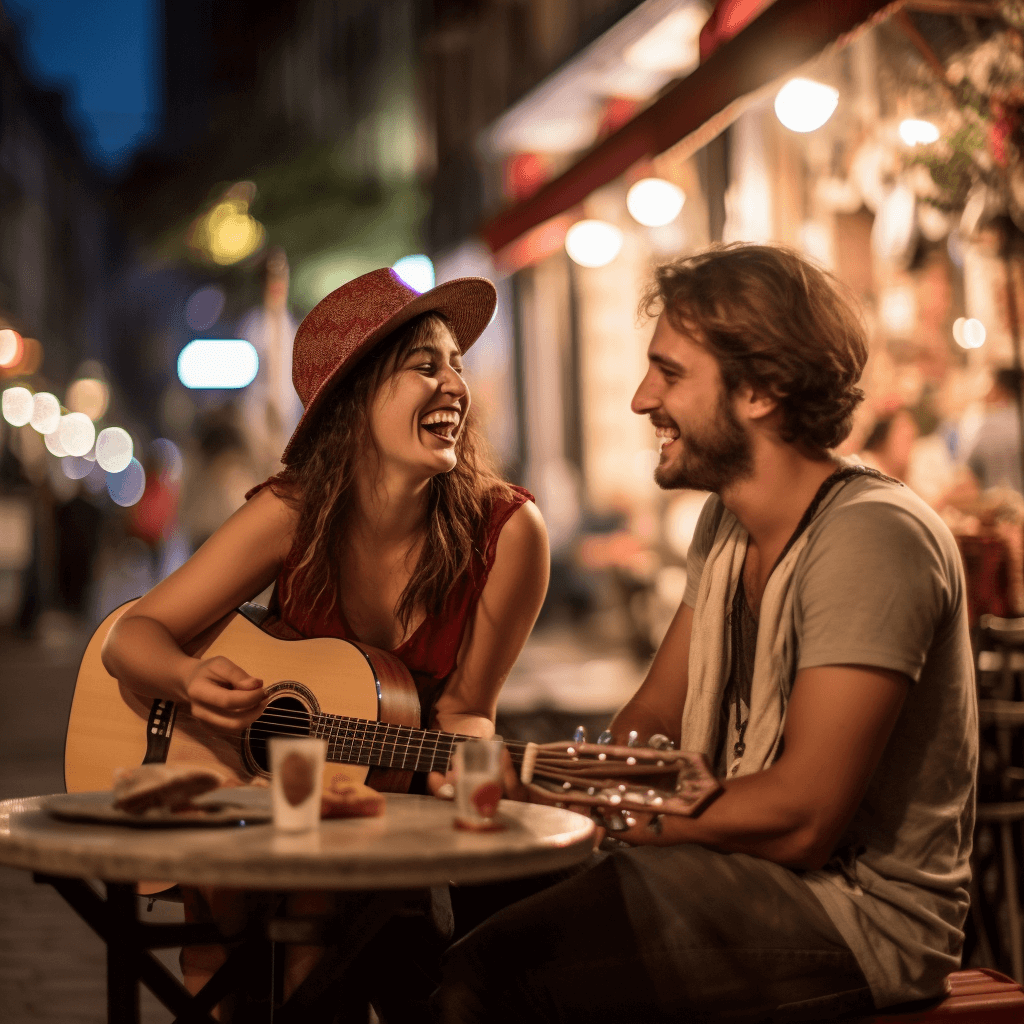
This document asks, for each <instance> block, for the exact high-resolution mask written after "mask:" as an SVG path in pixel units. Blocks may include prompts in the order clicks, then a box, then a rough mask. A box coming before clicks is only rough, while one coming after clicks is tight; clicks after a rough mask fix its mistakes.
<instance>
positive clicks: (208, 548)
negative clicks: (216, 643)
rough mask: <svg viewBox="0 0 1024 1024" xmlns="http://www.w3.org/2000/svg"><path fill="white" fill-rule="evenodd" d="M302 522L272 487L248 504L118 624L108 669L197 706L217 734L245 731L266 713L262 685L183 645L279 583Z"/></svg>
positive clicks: (140, 688)
mask: <svg viewBox="0 0 1024 1024" xmlns="http://www.w3.org/2000/svg"><path fill="white" fill-rule="evenodd" d="M295 518H296V514H295V513H294V512H293V511H292V509H291V508H290V507H289V506H288V505H286V504H285V502H284V501H282V500H281V499H280V498H278V497H277V496H275V495H274V494H273V493H272V492H271V491H270V489H269V488H264V490H262V491H260V493H259V494H257V495H255V496H254V497H253V498H252V500H251V501H248V502H246V504H245V505H243V506H242V507H241V508H240V509H239V510H238V511H237V512H235V514H234V515H232V516H231V518H230V519H228V520H227V522H226V523H224V525H223V526H222V527H220V529H219V530H217V532H216V533H214V534H213V536H212V537H210V539H209V540H208V541H207V542H206V543H205V544H204V545H203V546H202V547H201V548H200V549H199V550H198V551H197V552H196V553H195V554H194V555H193V556H192V557H191V558H190V559H189V560H188V561H187V562H186V563H185V564H184V565H183V566H182V567H181V568H180V569H178V570H177V571H176V572H174V573H172V574H171V575H170V576H168V577H167V579H166V580H164V581H163V582H161V583H159V584H157V586H155V587H154V588H153V589H152V590H151V591H150V592H149V593H148V594H146V595H145V597H143V598H141V599H140V600H138V601H137V602H136V603H135V604H134V605H133V606H132V607H131V608H130V609H128V611H126V612H125V613H124V615H122V616H121V617H120V618H119V619H118V620H117V622H116V623H115V624H114V626H113V628H112V629H111V631H110V633H109V634H108V636H107V639H106V641H105V643H104V645H103V651H102V659H103V664H104V666H105V667H106V669H107V671H108V672H110V674H111V675H112V676H114V677H115V678H116V679H118V680H120V681H121V682H122V683H124V684H125V685H126V686H128V687H129V688H130V689H132V690H134V691H135V692H136V693H139V694H142V695H143V696H152V697H165V698H170V699H171V700H174V701H178V702H185V703H188V704H191V710H192V714H193V715H194V716H195V717H196V718H198V719H200V720H202V721H204V722H205V723H206V724H207V725H209V726H211V727H212V728H214V729H217V730H220V731H230V732H237V731H239V730H241V729H242V728H244V727H245V725H247V724H248V723H249V722H250V721H252V720H253V719H254V718H255V717H257V715H258V713H259V705H260V702H261V701H262V686H263V684H262V681H261V680H259V679H256V678H255V677H253V676H251V675H250V674H249V673H248V672H247V671H245V669H244V668H243V667H241V666H238V665H235V664H234V663H233V662H231V661H229V660H228V659H227V658H221V657H215V658H208V659H203V658H201V657H200V658H195V657H192V656H190V655H188V654H186V653H185V652H184V651H183V650H182V647H183V645H184V644H186V643H187V642H188V641H189V640H191V639H192V638H193V637H194V636H196V635H198V634H199V633H201V632H202V631H203V630H204V629H206V628H207V627H208V626H211V625H213V623H215V622H216V621H217V620H218V619H220V618H222V617H223V616H224V615H226V614H227V613H228V612H229V611H231V610H232V609H233V608H236V607H237V606H238V605H239V604H241V603H242V602H243V601H247V600H249V599H250V598H251V597H253V595H255V594H258V593H259V592H260V591H261V590H264V589H265V588H266V587H267V586H268V585H269V584H270V583H272V582H273V581H274V580H275V579H276V578H277V575H278V573H279V572H280V569H281V566H282V565H283V563H284V559H285V557H286V556H287V553H288V551H289V549H290V546H291V541H292V535H293V532H294V524H295Z"/></svg>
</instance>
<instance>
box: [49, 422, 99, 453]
mask: <svg viewBox="0 0 1024 1024" xmlns="http://www.w3.org/2000/svg"><path fill="white" fill-rule="evenodd" d="M58 433H59V434H60V443H61V446H62V447H63V448H64V451H65V452H67V454H68V455H85V454H86V453H87V452H89V451H91V450H92V446H93V442H95V440H96V428H95V427H94V426H93V425H92V420H91V419H89V417H88V416H86V415H85V413H84V412H69V413H68V414H67V416H61V418H60V427H59V429H58Z"/></svg>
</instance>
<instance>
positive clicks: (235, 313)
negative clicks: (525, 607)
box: [0, 0, 1024, 1024]
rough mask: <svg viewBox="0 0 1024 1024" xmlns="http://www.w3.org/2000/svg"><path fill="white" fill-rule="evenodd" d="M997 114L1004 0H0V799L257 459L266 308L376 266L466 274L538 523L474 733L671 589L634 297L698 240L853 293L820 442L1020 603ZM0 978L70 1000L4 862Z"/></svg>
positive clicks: (1011, 160) (57, 913)
mask: <svg viewBox="0 0 1024 1024" xmlns="http://www.w3.org/2000/svg"><path fill="white" fill-rule="evenodd" d="M1022 112H1024V2H1022V0H907V2H906V3H904V4H894V5H886V4H885V3H882V2H872V0H850V2H845V3H842V4H833V5H828V4H820V3H813V2H811V0H775V2H774V3H773V2H771V0H719V2H718V3H714V2H712V0H344V2H340V0H339V2H328V0H249V2H248V3H246V4H244V5H241V4H237V3H233V2H231V0H164V2H160V0H89V2H84V0H82V2H78V0H0V391H2V400H3V401H2V414H3V415H2V418H0V693H2V698H3V704H4V711H3V713H2V714H0V797H10V796H20V795H29V794H38V793H46V792H53V791H60V790H61V789H62V788H63V770H62V754H63V739H64V727H65V723H66V716H67V710H68V707H69V706H70V701H71V696H72V692H73V688H74V680H75V675H76V671H77V667H78V662H79V659H80V657H81V653H82V651H83V649H84V646H85V643H86V641H87V639H88V637H89V635H90V633H91V631H92V630H93V629H94V628H95V626H96V625H97V624H98V623H99V622H100V621H101V620H102V619H103V617H104V616H105V615H106V614H107V613H109V612H110V611H111V610H112V609H113V608H115V607H117V606H118V605H119V604H120V603H122V602H123V601H125V600H128V599H130V598H133V597H136V596H139V595H140V594H142V593H144V592H145V591H146V590H148V589H149V588H150V587H151V586H153V585H154V583H156V582H157V581H159V580H160V579H162V578H163V577H164V576H166V575H167V574H168V573H169V572H171V571H173V570H174V569H175V568H176V567H177V566H179V565H180V564H181V563H182V562H183V561H184V560H185V559H186V558H188V556H189V555H190V554H191V553H192V552H193V551H194V550H195V549H196V548H197V546H198V545H200V544H201V543H202V542H203V541H204V540H205V539H206V538H207V537H208V536H209V535H210V534H211V533H212V532H213V531H214V530H215V529H216V528H217V526H218V525H219V524H220V523H221V522H223V520H224V519H225V518H226V517H227V516H228V515H229V514H230V513H231V512H232V511H233V510H234V509H235V508H237V507H238V506H239V505H240V504H241V502H242V500H243V495H244V493H245V492H246V490H247V489H248V488H250V487H252V486H253V485H254V484H256V483H258V482H259V481H261V480H263V479H265V478H266V477H267V476H269V475H270V474H272V473H274V472H275V471H276V470H277V469H278V468H280V464H279V462H278V455H279V453H280V451H281V448H282V446H283V443H284V441H285V440H286V439H287V437H288V436H289V435H290V433H291V430H292V427H293V425H294V423H295V421H296V419H297V417H298V414H299V411H300V407H299V403H298V400H297V397H296V395H295V392H294V390H293V388H292V386H291V379H290V359H291V343H292V339H293V336H294V332H295V329H296V325H297V324H298V322H299V321H300V320H301V319H302V317H303V316H304V315H305V314H306V313H307V312H308V311H309V310H310V309H311V308H312V307H313V306H314V305H315V303H316V302H317V301H318V300H319V299H320V298H322V297H323V296H324V295H325V294H327V292H329V291H330V290H332V289H333V288H336V287H338V286H339V285H341V284H343V283H345V282H346V281H348V280H351V279H352V278H354V277H356V276H358V275H360V274H362V273H365V272H367V271H369V270H372V269H375V268H377V267H382V266H390V267H394V268H395V271H396V272H397V273H399V274H400V275H401V276H402V277H403V278H404V279H405V280H406V281H407V282H408V283H409V284H410V285H411V286H412V287H415V288H417V289H420V290H424V289H427V288H429V287H432V286H433V285H434V284H435V283H440V282H442V281H445V280H448V279H451V278H453V277H461V276H467V275H482V276H485V277H488V278H490V279H492V280H494V281H495V282H496V284H497V287H498V291H499V306H498V312H497V314H496V316H495V319H494V320H493V322H492V323H491V325H490V326H489V327H488V329H487V331H486V332H485V334H484V335H483V337H482V339H481V340H480V341H479V342H478V343H477V344H476V345H475V346H474V347H473V349H472V350H471V351H470V352H469V353H468V357H467V360H466V364H467V376H468V379H469V382H470V384H471V387H472V392H473V401H474V405H475V406H476V407H477V408H478V409H479V410H481V412H482V417H481V419H482V427H483V430H484V432H485V434H486V436H487V438H488V440H489V442H490V446H491V448H492V450H493V454H494V458H495V461H496V463H497V464H498V466H499V467H500V468H501V471H502V472H503V473H504V474H505V476H506V477H507V478H508V479H509V480H512V481H514V482H516V483H519V484H522V485H523V486H525V487H527V488H529V489H530V490H531V491H532V492H533V493H534V494H535V495H536V497H537V503H538V506H539V508H540V509H541V511H542V513H543V515H544V517H545V520H546V522H547V524H548V529H549V533H550V536H551V541H552V577H551V588H550V592H549V596H548V600H547V602H546V604H545V607H544V609H543V611H542V614H541V618H540V621H539V622H538V625H537V629H536V630H535V633H534V635H533V637H532V638H531V640H530V641H529V644H528V646H527V648H526V650H525V651H524V652H523V655H522V657H521V658H520V661H519V663H518V664H517V666H516V668H515V670H514V671H513V674H512V677H511V678H510V679H509V681H508V684H507V685H506V687H505V690H504V691H503V694H502V699H501V704H500V708H499V730H500V731H501V732H502V733H503V734H504V735H505V736H506V737H509V738H523V739H536V740H550V739H564V738H567V737H568V736H569V735H570V734H571V732H572V730H573V728H574V727H575V726H576V725H577V724H585V725H586V726H587V727H588V728H589V729H590V731H591V735H595V734H596V733H597V732H599V731H600V729H601V728H602V727H603V725H604V723H605V722H606V721H607V720H608V718H609V717H610V715H611V714H612V713H613V712H614V711H615V710H616V709H617V707H619V706H620V705H621V704H622V703H623V701H624V700H625V699H626V698H627V697H628V696H629V695H630V694H631V693H632V691H633V690H634V689H635V687H636V685H637V684H638V682H639V681H640V680H641V679H642V678H643V675H644V673H645V671H646V668H647V666H648V664H649V662H650V658H651V656H652V654H653V652H654V650H655V649H656V647H657V644H658V642H659V641H660V639H661V637H662V636H663V634H664V631H665V629H666V628H667V625H668V622H669V621H670V619H671V616H672V614H673V613H674V611H675V609H676V607H677V605H678V603H679V600H680V598H681V596H682V594H683V589H684V587H685V582H686V570H685V560H686V552H687V549H688V546H689V543H690V540H691V537H692V533H693V529H694V525H695V523H696V518H697V515H698V513H699V511H700V508H701V505H702V503H703V501H704V498H705V495H701V494H693V493H689V492H675V493H673V492H662V491H659V490H658V488H657V487H656V486H655V485H654V483H653V479H652V471H653V467H654V465H655V464H656V462H657V459H658V453H657V444H656V441H655V437H654V432H653V429H652V427H651V425H650V423H649V422H647V421H646V420H645V419H641V418H639V417H636V416H634V415H632V414H631V413H630V411H629V402H630V398H631V397H632V394H633V392H634V390H635V388H636V386H637V384H638V382H639V380H640V379H641V377H642V375H643V372H644V368H645V350H646V345H647V342H648V340H649V336H650V331H651V324H650V323H649V322H647V321H645V320H644V319H643V318H642V317H638V316H637V303H638V299H639V297H640V295H641V293H642V291H643V288H644V286H645V284H646V282H647V281H648V279H649V277H650V273H651V270H652V268H653V267H654V266H656V265H657V264H658V263H660V262H664V261H666V260H669V259H672V258H674V257H676V256H680V255H685V254H687V253H691V252H694V251H697V250H700V249H702V248H704V247H706V246H707V245H708V244H710V243H713V242H719V241H725V242H729V241H754V242H767V241H776V242H782V243H785V244H788V245H790V246H793V247H795V248H797V249H799V250H801V251H802V252H804V253H806V254H808V255H810V256H811V257H813V258H814V259H816V260H818V261H819V262H821V263H822V264H824V265H825V266H827V267H829V268H830V269H831V270H832V271H833V272H834V273H835V274H836V275H837V276H838V277H839V278H840V280H841V281H842V282H843V283H844V284H845V285H846V286H847V287H848V288H849V289H850V290H851V291H852V292H853V294H854V295H855V296H856V297H857V299H858V300H859V302H860V304H861V307H862V309H863V312H864V317H865V321H866V324H867V327H868V331H869V336H870V345H871V354H870V361H869V365H868V369H867V372H866V374H865V377H864V380H863V382H862V386H863V388H864V390H865V393H866V400H865V402H864V403H863V406H862V408H861V410H860V411H859V413H858V419H857V422H856V425H855V428H854V432H853V435H852V436H851V437H850V439H849V440H848V442H846V444H845V445H844V447H843V453H844V454H849V455H856V456H858V457H859V458H861V459H862V460H863V461H864V462H866V463H869V464H871V465H874V466H877V467H878V468H880V469H882V470H883V471H885V472H886V473H889V474H891V475H893V476H895V477H898V478H899V479H901V480H903V481H905V482H906V483H907V485H908V486H910V487H912V488H914V489H915V490H917V491H918V492H919V493H920V494H921V495H922V497H924V498H925V500H926V501H928V502H929V503H931V504H932V505H933V506H934V507H935V508H936V509H937V510H938V511H939V512H940V514H941V515H942V516H943V517H944V518H945V519H946V521H947V523H948V524H949V525H950V527H951V528H952V529H953V531H954V533H955V534H956V536H957V539H958V542H959V543H960V546H961V551H962V553H963V556H964V561H965V566H966V569H967V578H968V589H969V597H970V603H971V614H972V621H973V622H975V623H976V622H977V620H978V617H979V616H980V615H981V614H982V613H984V612H993V613H995V614H998V615H1004V616H1016V615H1021V614H1024V544H1022V542H1021V537H1022V526H1024V497H1022V487H1021V460H1022V449H1021V440H1020V439H1021V418H1020V413H1021V382H1022V379H1024V374H1022V372H1021V355H1020V350H1021V338H1020V333H1021V326H1020V325H1021V317H1022V316H1024V163H1022V161H1021V159H1020V157H1021V150H1022V146H1024V118H1022ZM254 596H255V595H254ZM266 596H267V595H263V599H264V600H265V599H266ZM161 912H166V911H162V910H161V909H159V908H158V910H157V911H155V913H161ZM172 959H173V958H172ZM169 962H170V961H169ZM147 1000H148V997H147ZM0 1006H2V1007H3V1009H2V1010H0V1017H2V1018H3V1020H4V1021H9V1022H12V1024H13V1022H15V1021H18V1022H20V1021H23V1020H24V1021H29V1020H32V1021H35V1020H53V1021H55V1022H56V1021H83V1022H84V1021H92V1020H100V1019H102V1015H103V967H102V947H101V944H100V942H99V940H98V939H96V938H95V937H94V936H92V935H91V934H90V933H89V931H88V929H87V928H86V926H85V925H84V924H81V922H79V921H78V919H77V918H75V917H74V915H73V914H72V912H71V911H70V910H69V909H68V908H67V907H66V906H65V905H64V904H63V903H62V901H61V900H60V899H59V897H57V896H56V894H54V893H52V892H50V891H49V890H48V889H46V888H45V887H42V886H35V885H34V884H33V883H32V881H31V879H30V878H29V877H28V875H27V874H25V873H24V872H15V871H10V870H8V869H4V868H0ZM169 1019H170V1018H169V1016H168V1015H167V1014H166V1013H164V1011H163V1010H162V1009H160V1008H159V1007H157V1006H156V1005H155V1003H153V1002H152V1000H149V1001H147V1004H146V1020H147V1021H163V1020H169Z"/></svg>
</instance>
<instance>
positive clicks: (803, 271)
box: [640, 243, 868, 451]
mask: <svg viewBox="0 0 1024 1024" xmlns="http://www.w3.org/2000/svg"><path fill="white" fill-rule="evenodd" d="M640 311H641V313H642V314H645V315H647V316H654V315H657V314H659V313H664V315H665V316H666V317H667V319H668V322H669V324H670V325H671V326H672V328H673V329H674V330H676V331H678V332H679V333H680V334H684V335H686V336H687V337H689V338H691V339H692V340H693V341H695V342H697V343H698V344H700V345H702V346H703V347H704V348H706V349H707V350H708V351H709V352H710V353H711V354H712V355H713V356H714V357H715V359H716V360H717V361H718V365H719V368H720V370H721V373H722V381H723V384H724V386H725V388H726V391H727V393H729V394H733V393H734V392H735V391H736V389H737V388H739V387H741V386H743V385H748V386H750V387H752V388H753V389H754V390H755V391H761V392H763V393H764V392H766V393H768V394H770V395H772V396H774V397H775V398H776V399H777V400H778V402H779V407H780V409H781V412H782V423H781V427H780V436H781V437H782V440H783V441H786V442H787V443H790V444H800V445H803V446H805V447H808V448H810V449H812V450H815V451H823V450H828V449H830V448H835V447H836V446H837V445H838V444H839V443H840V442H841V441H843V440H844V439H845V438H846V436H847V435H848V434H849V433H850V428H851V426H852V422H853V411H854V409H856V407H857V405H858V404H859V403H860V402H861V400H862V399H863V398H864V392H863V391H861V389H860V388H859V387H857V382H858V381H859V380H860V375H861V373H862V372H863V370H864V364H865V362H866V361H867V354H868V350H867V337H866V334H865V331H864V325H863V323H862V321H861V318H860V315H859V314H858V312H857V311H856V307H855V304H854V301H853V299H852V297H851V296H850V295H849V294H848V292H847V289H846V288H845V286H843V285H842V284H841V283H840V282H839V281H838V280H836V278H835V277H834V276H833V275H832V274H830V273H828V271H826V270H823V269H822V268H820V267H818V266H816V265H815V264H813V263H812V262H810V261H809V260H808V259H806V258H805V257H804V256H801V255H800V254H799V253H797V252H794V251H793V250H792V249H788V248H786V247H784V246H780V245H752V244H748V243H734V244H732V245H717V246H713V247H712V248H710V249H708V250H706V251H704V252H701V253H698V254H697V255H695V256H687V257H685V258H683V259H680V260H676V261H674V262H672V263H667V264H665V265H663V266H661V267H658V269H657V270H656V271H655V278H654V281H653V282H652V284H651V285H650V287H649V288H648V289H647V291H646V292H645V294H644V296H643V298H642V299H641V302H640Z"/></svg>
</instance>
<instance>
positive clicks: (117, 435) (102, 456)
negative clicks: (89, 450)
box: [96, 427, 135, 473]
mask: <svg viewBox="0 0 1024 1024" xmlns="http://www.w3.org/2000/svg"><path fill="white" fill-rule="evenodd" d="M134 454H135V445H134V444H132V435H131V434H129V433H128V431H127V430H125V429H124V428H123V427H105V428H104V429H103V430H101V431H100V433H99V437H97V438H96V461H97V462H98V463H99V466H100V468H101V469H105V470H106V471H107V472H108V473H120V472H121V471H122V470H123V469H124V468H125V467H126V466H127V465H128V463H129V462H131V461H132V456H133V455H134Z"/></svg>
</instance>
